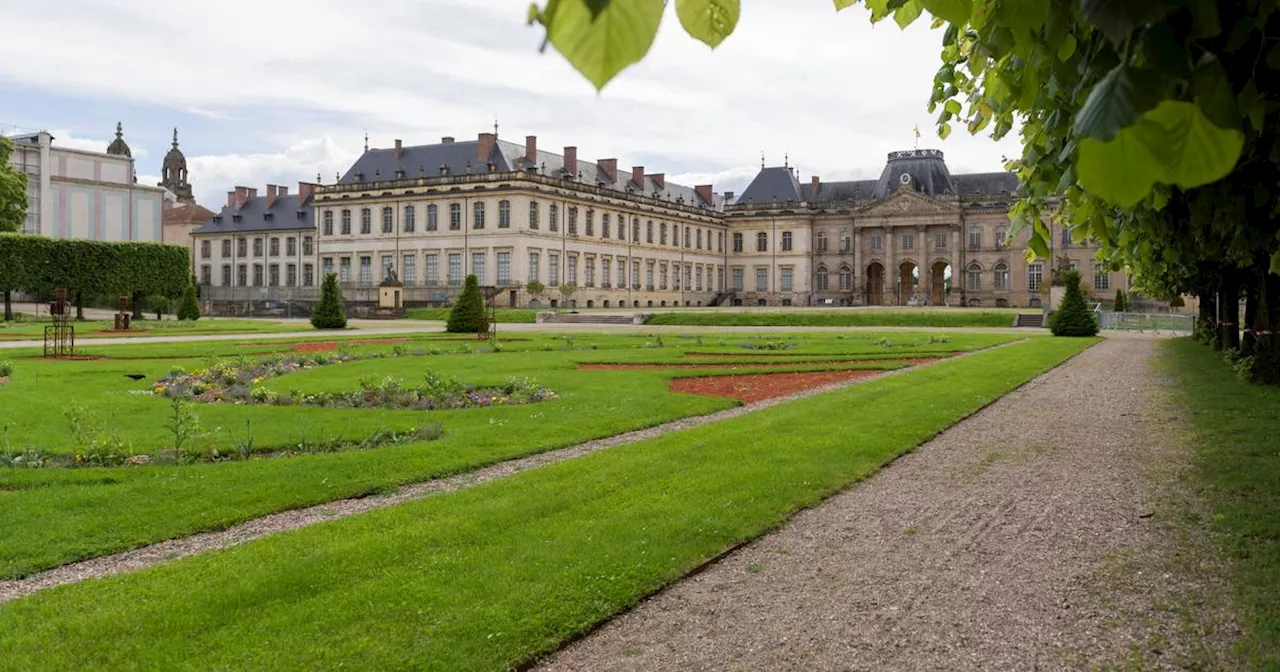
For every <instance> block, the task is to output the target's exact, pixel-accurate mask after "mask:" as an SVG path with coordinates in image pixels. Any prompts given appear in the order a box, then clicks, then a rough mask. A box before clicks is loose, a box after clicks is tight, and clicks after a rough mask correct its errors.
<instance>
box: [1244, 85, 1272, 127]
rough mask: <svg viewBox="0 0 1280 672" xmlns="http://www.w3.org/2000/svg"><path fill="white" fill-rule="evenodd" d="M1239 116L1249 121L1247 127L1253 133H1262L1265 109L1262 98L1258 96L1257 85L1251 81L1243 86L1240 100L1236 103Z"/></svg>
mask: <svg viewBox="0 0 1280 672" xmlns="http://www.w3.org/2000/svg"><path fill="white" fill-rule="evenodd" d="M1237 103H1238V105H1239V110H1240V112H1241V114H1243V115H1244V117H1245V118H1246V119H1248V120H1249V125H1250V126H1251V127H1253V130H1254V131H1257V132H1259V133H1260V132H1262V127H1263V117H1264V116H1265V115H1266V112H1267V108H1266V106H1265V105H1264V104H1263V102H1262V97H1261V96H1260V95H1258V85H1257V84H1255V83H1254V81H1253V80H1252V79H1251V80H1249V83H1248V84H1246V85H1245V87H1244V90H1243V91H1241V92H1240V99H1239V100H1238V101H1237Z"/></svg>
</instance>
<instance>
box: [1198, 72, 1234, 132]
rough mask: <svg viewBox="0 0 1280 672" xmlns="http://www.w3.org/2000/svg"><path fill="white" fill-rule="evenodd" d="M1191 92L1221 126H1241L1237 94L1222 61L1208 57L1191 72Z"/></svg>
mask: <svg viewBox="0 0 1280 672" xmlns="http://www.w3.org/2000/svg"><path fill="white" fill-rule="evenodd" d="M1191 92H1192V93H1193V94H1194V95H1195V101H1196V105H1198V106H1200V110H1201V111H1202V112H1204V114H1205V116H1207V117H1208V118H1209V120H1210V121H1212V122H1213V124H1214V125H1215V126H1218V127H1219V128H1240V110H1239V108H1237V107H1236V95H1235V92H1234V91H1232V90H1231V82H1230V81H1228V80H1227V71H1226V70H1224V69H1223V68H1222V63H1221V62H1220V61H1218V59H1216V58H1213V57H1207V58H1205V59H1204V61H1202V62H1201V63H1200V65H1198V66H1196V69H1195V71H1194V72H1192V73H1191Z"/></svg>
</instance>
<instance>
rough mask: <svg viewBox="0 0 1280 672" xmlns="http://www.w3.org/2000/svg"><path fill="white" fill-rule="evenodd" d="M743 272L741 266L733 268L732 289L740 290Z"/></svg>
mask: <svg viewBox="0 0 1280 672" xmlns="http://www.w3.org/2000/svg"><path fill="white" fill-rule="evenodd" d="M742 276H743V272H742V269H741V268H735V269H733V291H735V292H741V291H742V288H743V280H742Z"/></svg>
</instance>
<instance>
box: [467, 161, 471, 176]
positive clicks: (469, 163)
mask: <svg viewBox="0 0 1280 672" xmlns="http://www.w3.org/2000/svg"><path fill="white" fill-rule="evenodd" d="M467 172H468V173H469V172H471V159H467Z"/></svg>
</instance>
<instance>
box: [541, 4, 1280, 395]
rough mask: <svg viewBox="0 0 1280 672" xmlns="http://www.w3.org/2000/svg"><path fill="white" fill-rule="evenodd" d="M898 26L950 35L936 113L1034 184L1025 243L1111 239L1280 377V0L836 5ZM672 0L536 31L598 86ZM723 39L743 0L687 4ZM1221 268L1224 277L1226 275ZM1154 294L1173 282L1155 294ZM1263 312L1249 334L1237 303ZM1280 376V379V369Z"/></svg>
mask: <svg viewBox="0 0 1280 672" xmlns="http://www.w3.org/2000/svg"><path fill="white" fill-rule="evenodd" d="M833 2H834V5H835V8H836V9H837V10H842V9H846V8H848V7H852V6H853V5H857V4H861V5H864V6H865V7H866V9H867V10H869V11H870V13H871V20H872V21H873V22H878V21H882V20H884V19H887V18H892V19H893V20H894V22H895V23H897V24H898V25H899V26H900V27H903V28H905V27H906V26H908V25H910V24H912V23H914V22H915V21H916V20H918V19H920V18H921V17H922V16H923V15H924V14H926V13H927V14H929V15H931V16H932V17H933V24H934V26H935V27H939V28H943V30H942V31H941V35H942V59H941V60H942V64H941V66H940V67H939V69H938V71H937V74H936V75H935V77H934V81H933V85H932V92H931V96H930V104H929V109H930V111H931V112H937V114H938V117H937V131H938V135H939V136H940V137H942V138H946V137H947V135H948V134H950V132H951V129H952V125H953V124H956V123H960V124H963V125H964V126H965V128H967V130H968V131H969V132H970V133H981V132H989V133H990V134H991V135H992V136H993V137H995V138H1000V137H1003V136H1005V135H1006V134H1008V133H1010V132H1011V131H1013V130H1014V129H1015V128H1017V129H1018V130H1019V133H1020V134H1021V138H1022V147H1023V150H1022V155H1021V157H1019V158H1018V159H1016V160H1013V161H1010V162H1009V164H1008V165H1007V168H1008V169H1010V170H1013V171H1014V172H1015V173H1016V174H1017V175H1018V177H1019V179H1020V180H1021V182H1022V190H1021V191H1022V198H1021V199H1020V200H1019V201H1018V203H1017V204H1015V206H1014V207H1013V209H1012V211H1011V218H1012V225H1011V230H1010V234H1011V235H1014V234H1018V233H1019V232H1021V231H1026V232H1027V235H1028V241H1029V245H1028V248H1029V251H1028V256H1030V257H1039V258H1049V257H1050V254H1049V250H1050V246H1049V239H1048V237H1049V223H1050V222H1051V221H1053V220H1057V221H1058V222H1060V223H1062V224H1064V225H1067V226H1069V227H1070V228H1071V235H1072V236H1073V238H1075V239H1076V240H1080V241H1083V240H1086V239H1092V240H1095V241H1097V242H1099V243H1100V244H1101V246H1102V248H1103V254H1104V256H1107V257H1109V258H1110V261H1112V262H1114V263H1117V264H1122V265H1124V266H1126V267H1127V268H1128V269H1129V271H1130V272H1131V273H1132V274H1133V275H1134V276H1135V281H1136V283H1137V286H1138V288H1139V289H1142V290H1144V291H1148V292H1153V293H1162V294H1163V295H1171V294H1173V293H1179V292H1182V291H1196V292H1197V293H1199V294H1200V296H1201V298H1202V299H1210V300H1211V301H1212V304H1213V306H1214V307H1215V309H1216V311H1217V312H1216V315H1215V320H1216V321H1215V324H1216V325H1217V326H1218V328H1219V330H1220V341H1221V344H1222V345H1223V346H1224V347H1233V348H1234V347H1238V346H1239V343H1240V338H1239V331H1240V328H1241V326H1243V327H1244V328H1245V329H1246V330H1247V331H1248V333H1250V340H1249V343H1250V347H1251V348H1252V349H1253V352H1254V354H1253V357H1254V361H1255V368H1259V369H1260V371H1258V372H1256V373H1258V374H1259V375H1256V376H1255V378H1256V379H1260V380H1270V381H1272V382H1280V333H1277V331H1278V330H1276V329H1273V328H1270V326H1269V325H1273V324H1277V323H1280V294H1276V293H1275V292H1276V291H1280V290H1277V289H1276V285H1277V283H1276V282H1273V279H1275V278H1277V277H1280V276H1277V274H1280V216H1278V215H1277V214H1276V213H1280V190H1278V189H1276V188H1275V185H1276V184H1280V130H1278V129H1280V44H1278V43H1277V42H1276V39H1275V35H1278V34H1280V11H1277V10H1280V0H1178V1H1166V0H1017V1H1016V2H1015V1H1013V0H833ZM664 4H665V3H664V2H663V0H549V1H548V2H547V3H546V4H545V6H541V7H539V6H536V5H535V7H534V8H533V9H532V10H531V12H530V15H529V19H530V23H535V22H536V23H539V24H541V25H542V26H543V27H544V28H545V30H546V36H547V43H549V44H551V45H553V46H554V47H555V48H556V49H557V50H558V51H559V52H560V53H561V54H562V55H564V56H565V58H567V59H568V60H569V62H570V63H572V64H573V65H574V67H576V68H577V69H578V70H579V72H581V73H582V74H583V75H584V76H585V77H586V78H587V79H588V80H590V81H591V82H592V83H593V84H594V85H595V86H596V87H597V88H602V87H603V86H604V85H605V84H606V83H607V82H608V81H609V80H610V79H612V78H613V77H614V76H615V75H617V74H618V73H619V72H621V71H622V70H623V69H624V68H626V67H627V66H628V65H630V64H632V63H635V62H637V61H639V60H641V59H642V58H644V56H645V54H646V53H647V52H648V50H649V47H650V45H651V44H652V43H653V38H654V36H655V34H656V32H657V28H658V25H659V23H660V22H661V21H662V16H663V12H662V8H663V6H664ZM676 9H677V16H678V18H679V20H680V23H681V25H682V26H683V27H684V29H685V31H686V32H688V33H689V34H690V35H692V36H693V37H695V38H696V39H698V40H701V41H702V42H704V43H706V44H707V45H708V46H711V47H713V48H714V47H715V46H717V45H718V44H720V42H722V41H723V40H724V39H725V38H726V37H728V36H729V34H730V33H732V32H733V29H734V26H735V25H736V22H737V19H738V14H739V2H738V1H737V0H676ZM1215 268H1216V269H1217V272H1216V273H1209V272H1208V271H1210V270H1211V269H1215ZM1153 290H1159V292H1154V291H1153ZM1241 296H1247V297H1249V299H1251V300H1252V301H1253V302H1255V303H1256V309H1250V310H1248V311H1246V315H1247V316H1248V318H1249V320H1250V322H1249V323H1248V324H1245V325H1240V324H1239V322H1240V320H1239V315H1238V313H1239V309H1238V305H1239V299H1240V297H1241ZM1273 372H1274V373H1273Z"/></svg>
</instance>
